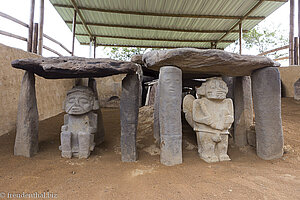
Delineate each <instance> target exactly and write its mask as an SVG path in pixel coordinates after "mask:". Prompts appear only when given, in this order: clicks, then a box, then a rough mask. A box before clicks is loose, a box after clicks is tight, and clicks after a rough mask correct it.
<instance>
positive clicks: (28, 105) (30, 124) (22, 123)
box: [14, 71, 39, 157]
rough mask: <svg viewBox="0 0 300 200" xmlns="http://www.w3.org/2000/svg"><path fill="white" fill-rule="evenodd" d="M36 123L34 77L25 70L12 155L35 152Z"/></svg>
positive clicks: (37, 122) (37, 116)
mask: <svg viewBox="0 0 300 200" xmlns="http://www.w3.org/2000/svg"><path fill="white" fill-rule="evenodd" d="M38 125H39V114H38V109H37V103H36V93H35V77H34V74H33V73H31V72H27V71H26V72H25V73H24V76H23V80H22V84H21V90H20V97H19V104H18V114H17V133H16V140H15V147H14V155H16V156H25V157H32V156H33V155H34V154H36V153H37V151H38Z"/></svg>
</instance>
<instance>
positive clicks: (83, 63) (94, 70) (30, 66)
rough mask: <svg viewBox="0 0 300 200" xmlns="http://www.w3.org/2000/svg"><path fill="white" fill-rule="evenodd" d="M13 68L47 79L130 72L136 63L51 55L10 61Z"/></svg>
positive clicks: (136, 67) (134, 69)
mask: <svg viewBox="0 0 300 200" xmlns="http://www.w3.org/2000/svg"><path fill="white" fill-rule="evenodd" d="M12 66H13V67H14V68H18V69H23V70H28V71H30V72H33V73H35V74H37V75H39V76H42V77H44V78H47V79H61V78H90V77H106V76H111V75H116V74H128V73H129V74H130V73H131V74H132V73H135V72H136V71H137V70H138V67H139V66H138V65H137V64H135V63H132V62H125V61H118V60H113V59H109V58H98V59H94V58H80V57H53V58H36V59H20V60H15V61H13V62H12Z"/></svg>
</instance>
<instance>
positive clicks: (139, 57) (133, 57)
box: [130, 54, 144, 65]
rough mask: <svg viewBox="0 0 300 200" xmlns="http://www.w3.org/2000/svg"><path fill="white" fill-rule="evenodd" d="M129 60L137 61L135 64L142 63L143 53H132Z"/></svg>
mask: <svg viewBox="0 0 300 200" xmlns="http://www.w3.org/2000/svg"><path fill="white" fill-rule="evenodd" d="M130 61H131V62H134V63H137V64H140V65H142V64H144V63H143V54H137V55H133V56H131V59H130Z"/></svg>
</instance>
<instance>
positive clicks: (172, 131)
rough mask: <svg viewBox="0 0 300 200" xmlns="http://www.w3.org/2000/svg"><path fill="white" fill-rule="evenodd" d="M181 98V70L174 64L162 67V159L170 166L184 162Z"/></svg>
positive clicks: (160, 117)
mask: <svg viewBox="0 0 300 200" xmlns="http://www.w3.org/2000/svg"><path fill="white" fill-rule="evenodd" d="M181 100H182V72H181V70H180V69H179V68H177V67H173V66H165V67H162V68H161V69H160V74H159V126H160V139H161V155H160V161H161V163H162V164H164V165H168V166H169V165H176V164H180V163H182V148H181V143H182V124H181ZM179 144H180V147H179V146H178V145H179Z"/></svg>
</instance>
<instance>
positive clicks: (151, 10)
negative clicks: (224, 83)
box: [50, 0, 287, 48]
mask: <svg viewBox="0 0 300 200" xmlns="http://www.w3.org/2000/svg"><path fill="white" fill-rule="evenodd" d="M50 2H51V3H52V4H53V5H54V7H55V9H56V10H57V12H58V13H59V14H60V16H61V17H62V18H63V20H64V21H65V22H66V23H67V25H68V26H69V28H70V29H71V28H72V19H73V15H74V4H73V3H75V4H76V6H77V7H78V8H79V12H80V13H81V15H82V17H83V21H82V20H81V19H80V17H79V16H77V23H78V24H77V25H76V38H77V40H78V41H79V42H80V43H81V44H88V43H89V42H90V35H89V33H88V31H87V30H86V29H85V28H84V26H83V24H82V23H83V22H84V23H86V24H87V27H88V29H89V31H90V32H91V34H92V35H91V36H92V37H97V44H99V45H116V46H145V47H151V46H153V47H197V48H210V47H211V42H216V41H218V48H225V47H226V46H228V45H229V44H230V42H232V41H233V40H237V39H238V37H239V34H238V33H237V31H238V28H235V29H234V31H233V32H231V33H229V34H228V35H227V36H226V37H224V38H223V39H222V40H221V41H219V40H220V38H221V37H222V36H223V35H224V34H225V33H226V31H228V30H230V29H231V28H232V27H234V25H235V24H237V23H238V22H239V20H240V18H242V17H243V16H245V15H246V14H247V13H248V12H249V11H250V10H251V9H252V8H253V7H255V5H256V4H257V3H261V1H259V0H85V1H79V0H50ZM72 2H73V3H72ZM285 2H287V0H265V1H262V3H261V4H260V6H258V7H257V8H256V9H255V10H253V12H251V14H250V15H249V17H260V18H259V19H246V20H244V21H243V22H242V24H243V30H250V29H252V28H253V27H254V26H255V25H257V24H258V23H259V22H260V21H262V20H263V17H267V16H268V15H270V14H271V13H272V12H274V11H275V10H276V9H278V8H279V7H280V6H282V5H283V4H284V3H285ZM163 15H166V16H163ZM183 15H185V16H183ZM186 15H188V16H186ZM195 15H197V16H198V17H195ZM199 15H202V17H199ZM204 15H206V16H204ZM207 15H209V16H207ZM221 16H225V17H226V18H227V19H222V17H221Z"/></svg>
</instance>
